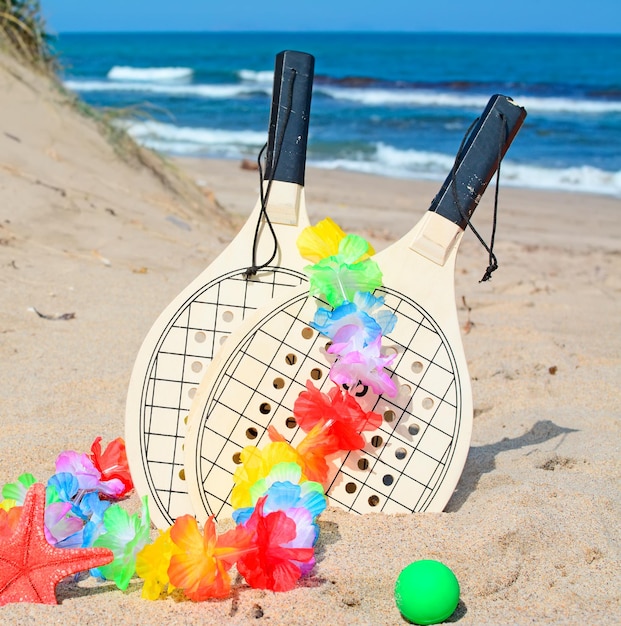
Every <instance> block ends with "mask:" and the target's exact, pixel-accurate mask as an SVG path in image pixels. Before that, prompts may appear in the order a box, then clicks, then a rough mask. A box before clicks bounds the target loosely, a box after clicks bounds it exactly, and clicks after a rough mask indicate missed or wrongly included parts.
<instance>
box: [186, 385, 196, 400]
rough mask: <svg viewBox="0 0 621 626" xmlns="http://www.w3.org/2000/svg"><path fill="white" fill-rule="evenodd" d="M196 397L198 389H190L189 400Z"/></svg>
mask: <svg viewBox="0 0 621 626" xmlns="http://www.w3.org/2000/svg"><path fill="white" fill-rule="evenodd" d="M195 395H196V387H190V389H188V398H193V397H194V396H195Z"/></svg>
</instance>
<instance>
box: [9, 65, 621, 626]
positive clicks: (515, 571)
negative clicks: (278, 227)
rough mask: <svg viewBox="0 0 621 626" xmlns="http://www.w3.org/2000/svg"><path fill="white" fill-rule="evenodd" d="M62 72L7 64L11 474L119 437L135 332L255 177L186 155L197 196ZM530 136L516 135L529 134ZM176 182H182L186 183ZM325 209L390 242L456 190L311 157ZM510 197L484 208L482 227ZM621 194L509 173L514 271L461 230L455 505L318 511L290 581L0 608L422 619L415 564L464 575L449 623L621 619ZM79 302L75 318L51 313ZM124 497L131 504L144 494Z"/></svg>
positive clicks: (500, 239)
mask: <svg viewBox="0 0 621 626" xmlns="http://www.w3.org/2000/svg"><path fill="white" fill-rule="evenodd" d="M62 100H63V96H62V95H61V94H60V93H59V92H58V91H57V90H55V89H53V88H50V86H49V84H48V83H47V81H46V80H45V79H43V78H41V77H39V76H36V75H34V74H32V73H31V72H30V71H28V70H26V69H24V68H23V67H21V66H19V65H18V64H16V63H15V62H14V61H12V60H10V59H9V58H8V57H5V56H0V111H2V115H1V116H0V284H1V286H2V287H1V288H2V298H1V299H0V311H1V317H0V320H1V322H0V358H1V361H0V363H1V366H0V367H1V368H2V369H1V381H2V382H1V384H0V416H1V431H0V433H1V434H0V485H1V484H4V483H6V482H12V481H15V480H16V479H17V477H18V476H19V475H20V474H21V473H22V472H32V473H33V474H35V476H37V477H38V478H39V479H41V480H47V478H48V477H49V476H50V475H51V474H52V473H53V469H54V462H55V459H56V456H57V455H58V454H59V453H60V452H61V451H63V450H66V449H71V450H76V451H79V452H86V451H88V450H89V448H90V445H91V442H92V441H93V440H94V439H95V438H96V437H98V436H102V437H103V439H104V442H107V441H109V440H111V439H113V438H115V437H118V436H123V435H124V433H123V430H124V412H125V398H126V393H127V386H128V382H129V376H130V373H131V369H132V367H133V363H134V359H135V357H136V354H137V352H138V349H139V346H140V344H141V342H142V340H143V338H144V336H145V334H146V332H147V330H148V329H149V328H150V326H151V324H152V323H153V322H154V320H155V318H156V317H157V315H159V313H160V312H161V310H162V309H163V308H164V306H165V305H166V304H167V303H168V302H169V301H170V300H171V299H172V298H173V297H174V296H175V295H176V294H177V293H178V292H179V290H180V289H181V288H182V287H184V286H185V285H186V284H187V283H188V282H189V281H190V280H191V279H192V278H194V277H195V276H196V275H197V274H198V273H199V272H200V271H201V270H202V269H203V268H204V267H205V266H206V265H207V264H208V263H209V262H210V260H212V259H213V258H214V257H215V255H216V254H217V253H218V252H219V251H221V250H222V249H223V248H224V246H225V245H226V244H227V242H228V241H230V239H231V237H233V236H234V234H235V232H236V229H237V228H238V227H239V225H240V224H241V223H242V222H243V221H244V219H245V217H246V216H247V215H248V213H249V212H250V210H251V209H252V207H253V205H254V202H255V199H256V196H257V191H258V176H257V173H256V172H252V171H246V170H242V169H241V168H240V164H239V163H237V162H231V161H228V162H226V161H211V160H204V161H176V162H175V163H174V164H173V167H174V169H175V170H178V171H183V172H185V173H186V174H187V176H188V177H189V178H191V179H194V180H196V181H197V182H198V183H199V185H200V186H201V187H200V189H198V190H196V189H194V188H192V187H191V186H187V187H185V185H186V183H184V182H183V180H184V179H183V176H182V175H181V174H179V175H178V176H177V174H175V173H174V171H173V173H172V174H171V176H172V179H173V180H174V181H176V182H175V183H174V185H177V187H178V188H183V189H184V192H183V193H182V194H181V195H180V194H179V193H176V192H174V191H171V189H170V185H169V186H166V185H164V184H162V181H161V177H158V176H156V175H154V173H153V171H152V170H150V169H148V168H145V167H144V166H141V165H139V164H138V163H134V165H128V164H126V163H125V162H123V161H122V160H121V159H120V158H119V157H118V155H117V154H115V152H114V151H113V150H112V149H111V148H110V146H109V145H108V144H107V143H106V142H105V141H104V140H103V139H102V138H101V136H100V134H99V133H98V132H97V130H96V128H95V125H94V123H93V121H92V120H89V119H86V118H84V117H81V116H78V115H77V114H76V113H75V112H74V111H72V110H71V108H70V107H68V106H67V105H66V104H63V103H62ZM518 140H519V138H518ZM174 185H173V186H174ZM306 185H307V186H306V198H307V205H308V210H309V214H310V215H311V219H312V220H313V221H314V220H317V219H321V218H323V217H325V216H331V217H332V218H333V219H335V220H336V221H337V222H338V223H340V224H341V225H342V227H343V228H344V229H345V230H346V231H351V232H356V233H359V234H361V235H363V236H366V237H368V238H369V239H370V240H371V241H372V242H373V243H374V244H375V246H376V248H377V249H381V248H383V247H385V246H386V245H388V244H389V243H391V242H392V241H394V240H395V239H397V238H398V237H399V236H401V235H402V234H403V233H404V232H406V231H407V230H408V229H409V228H411V226H412V225H413V224H414V223H415V221H416V220H417V219H418V218H419V217H420V216H421V215H422V214H423V212H424V211H425V210H426V208H427V207H428V205H429V202H430V200H431V199H432V198H433V196H434V195H435V193H436V191H437V189H438V187H439V184H438V183H436V182H416V181H404V180H391V179H388V178H380V177H374V176H367V175H363V174H354V173H345V172H338V171H322V170H318V169H309V170H308V172H307V180H306ZM492 200H493V193H491V190H490V192H488V194H487V195H486V197H485V198H484V201H483V202H482V204H481V206H480V207H479V209H478V210H477V212H476V214H475V219H474V222H475V224H476V225H477V227H478V228H480V230H481V231H482V234H483V235H484V236H485V237H486V238H489V233H490V225H491V219H492ZM620 216H621V202H620V201H619V199H618V198H611V197H606V196H597V195H586V194H567V193H557V192H546V191H533V190H521V189H513V188H510V187H503V188H502V189H501V194H500V211H499V223H498V231H497V234H496V253H497V256H498V259H499V264H500V269H499V270H498V271H497V272H496V273H495V274H494V276H493V278H492V280H491V281H489V282H487V283H479V279H480V278H481V276H482V274H483V272H484V270H485V267H486V266H487V257H486V254H485V251H484V250H483V249H482V248H481V246H480V245H479V244H478V242H477V241H476V240H475V238H474V236H473V235H472V234H471V233H469V234H467V235H466V237H465V239H464V242H463V244H462V248H461V250H460V253H459V256H458V261H457V276H456V300H457V304H458V308H459V315H460V323H461V326H462V329H463V339H464V346H465V352H466V356H467V359H468V363H469V367H470V373H471V376H472V385H473V396H474V406H475V418H474V431H473V438H472V447H471V451H470V454H469V457H468V461H467V463H466V467H465V470H464V473H463V476H462V478H461V480H460V482H459V484H458V487H457V490H456V492H455V494H454V496H453V498H452V499H451V501H450V502H449V504H448V506H447V508H446V511H445V512H444V513H424V514H415V515H406V516H405V515H399V516H388V515H382V514H374V515H367V516H355V515H352V514H347V513H344V512H341V511H339V510H337V509H328V510H327V511H326V512H325V513H324V514H323V515H322V516H321V522H320V526H321V535H320V541H319V544H318V550H317V558H318V563H317V566H316V567H315V569H314V571H313V574H312V575H311V576H310V577H309V578H307V579H304V580H303V581H302V582H301V584H300V585H299V587H298V588H297V589H295V590H294V591H291V592H287V593H278V594H275V593H271V592H264V591H259V590H254V589H250V588H248V587H246V586H244V585H240V586H238V587H237V588H236V590H235V592H234V595H233V596H232V597H231V598H230V599H227V600H223V601H211V602H204V603H192V602H179V601H175V600H174V599H172V598H169V599H167V600H162V601H157V602H149V601H146V600H142V599H141V598H140V588H141V583H140V581H139V580H138V579H136V580H135V581H134V582H132V583H131V584H130V587H129V589H128V590H127V591H126V592H121V591H119V590H117V589H116V588H115V587H114V586H113V585H111V584H109V583H106V584H100V583H98V582H96V581H95V580H94V579H92V578H87V579H85V580H82V581H80V582H79V583H75V582H72V581H63V582H62V583H60V584H59V586H58V588H57V596H58V599H59V601H60V605H59V606H40V605H21V604H18V605H8V606H5V607H2V608H0V621H1V622H2V623H3V624H40V623H46V624H162V623H176V624H193V623H202V624H213V623H220V624H232V625H233V624H247V623H259V624H261V623H266V624H271V625H281V624H282V625H288V626H293V625H302V624H309V625H310V624H323V625H326V624H339V625H340V624H343V625H354V624H369V625H392V624H395V625H398V624H404V623H405V621H404V620H403V618H402V617H401V616H400V614H399V612H398V610H397V609H396V607H395V602H394V596H393V588H394V584H395V580H396V577H397V575H398V574H399V572H400V570H401V569H402V568H403V567H405V566H406V565H408V564H409V563H410V562H412V561H414V560H417V559H423V558H432V559H438V560H440V561H442V562H444V563H445V564H447V565H448V566H449V567H450V568H451V569H452V570H453V571H454V572H455V574H456V576H457V578H458V580H459V582H460V585H461V600H460V603H459V605H458V608H457V610H456V612H455V613H454V615H453V616H452V617H451V618H450V619H449V622H456V623H459V624H464V625H466V624H477V625H481V624H497V625H500V624H531V623H535V624H581V625H582V624H596V623H597V624H618V623H621V543H620V539H621V533H620V530H619V526H620V520H621V449H620V442H621V411H620V409H619V405H620V402H619V399H620V396H621V394H620V393H619V384H620V383H621V219H620ZM33 307H34V308H35V309H36V310H37V311H39V312H41V313H43V314H46V315H52V316H53V315H63V314H69V315H66V316H65V317H68V318H70V319H45V318H42V317H39V316H38V315H37V314H36V313H35V312H34V311H33V310H32V308H33ZM126 505H127V507H128V508H129V509H130V510H132V511H135V510H137V508H138V499H137V497H136V496H132V497H131V498H130V499H129V500H128V501H127V502H126Z"/></svg>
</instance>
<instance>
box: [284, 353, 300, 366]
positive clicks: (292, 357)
mask: <svg viewBox="0 0 621 626" xmlns="http://www.w3.org/2000/svg"><path fill="white" fill-rule="evenodd" d="M285 362H286V363H287V365H295V364H296V363H297V362H298V357H297V355H295V354H293V352H289V354H288V355H287V356H286V357H285Z"/></svg>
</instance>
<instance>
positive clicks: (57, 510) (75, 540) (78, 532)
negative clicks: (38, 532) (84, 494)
mask: <svg viewBox="0 0 621 626" xmlns="http://www.w3.org/2000/svg"><path fill="white" fill-rule="evenodd" d="M44 520H45V526H44V531H45V538H46V539H47V541H48V543H49V544H50V545H53V546H56V547H57V548H81V547H82V532H83V530H84V520H82V519H80V518H79V517H77V516H76V515H75V514H74V513H73V512H72V504H71V502H53V503H52V504H48V505H47V506H46V507H45V515H44Z"/></svg>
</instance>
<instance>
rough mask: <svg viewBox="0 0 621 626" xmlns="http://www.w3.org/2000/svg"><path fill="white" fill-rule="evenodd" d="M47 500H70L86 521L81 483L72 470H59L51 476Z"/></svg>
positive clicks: (77, 513) (49, 501) (75, 510)
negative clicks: (82, 507)
mask: <svg viewBox="0 0 621 626" xmlns="http://www.w3.org/2000/svg"><path fill="white" fill-rule="evenodd" d="M45 493H46V501H47V504H48V505H49V504H52V503H53V502H70V503H71V504H72V506H73V507H74V513H75V514H76V515H78V516H80V517H82V519H84V520H85V521H86V519H87V518H88V516H87V515H83V514H82V512H81V510H80V506H79V500H80V496H82V495H83V494H82V492H80V484H79V483H78V479H77V478H76V477H75V475H74V474H72V473H70V472H59V473H57V474H54V475H53V476H50V478H49V479H48V481H47V485H46V491H45Z"/></svg>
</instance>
